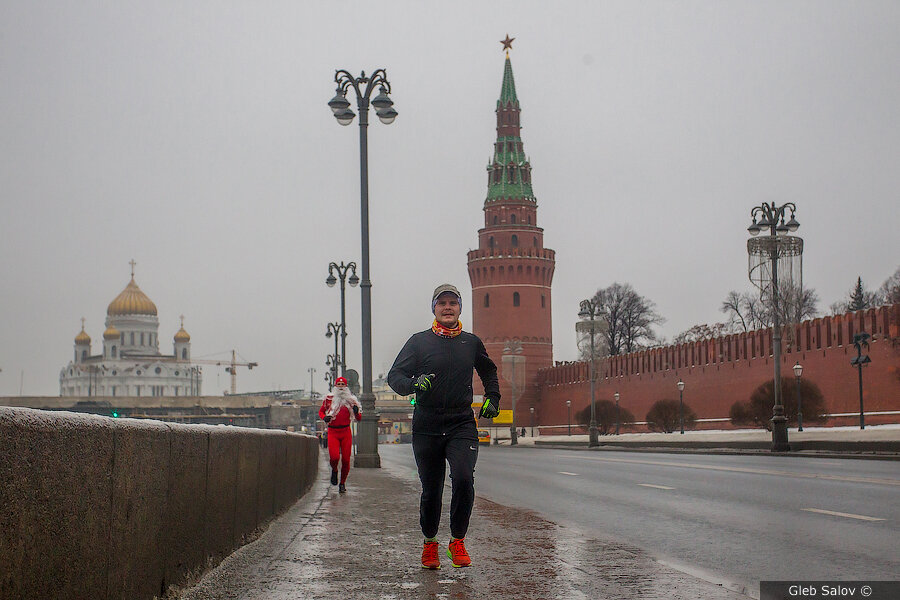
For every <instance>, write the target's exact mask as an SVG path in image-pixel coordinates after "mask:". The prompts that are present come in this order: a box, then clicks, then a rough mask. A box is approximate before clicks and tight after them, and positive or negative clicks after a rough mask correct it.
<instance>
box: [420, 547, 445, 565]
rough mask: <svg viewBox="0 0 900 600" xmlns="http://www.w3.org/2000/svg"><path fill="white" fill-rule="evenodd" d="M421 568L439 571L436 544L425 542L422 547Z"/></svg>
mask: <svg viewBox="0 0 900 600" xmlns="http://www.w3.org/2000/svg"><path fill="white" fill-rule="evenodd" d="M422 568H423V569H440V568H441V561H440V559H439V558H438V543H437V542H429V541H427V540H426V541H425V544H424V545H423V546H422Z"/></svg>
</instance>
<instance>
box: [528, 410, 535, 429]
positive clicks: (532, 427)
mask: <svg viewBox="0 0 900 600" xmlns="http://www.w3.org/2000/svg"><path fill="white" fill-rule="evenodd" d="M528 412H530V413H531V437H534V407H533V406H532V407H531V408H529V409H528Z"/></svg>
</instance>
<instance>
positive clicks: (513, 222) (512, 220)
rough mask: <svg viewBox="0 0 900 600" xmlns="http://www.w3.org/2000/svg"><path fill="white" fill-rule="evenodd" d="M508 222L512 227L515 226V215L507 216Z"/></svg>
mask: <svg viewBox="0 0 900 600" xmlns="http://www.w3.org/2000/svg"><path fill="white" fill-rule="evenodd" d="M509 222H510V223H512V224H513V225H515V224H516V215H515V213H513V214H511V215H509Z"/></svg>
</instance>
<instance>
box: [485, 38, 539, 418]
mask: <svg viewBox="0 0 900 600" xmlns="http://www.w3.org/2000/svg"><path fill="white" fill-rule="evenodd" d="M496 113H497V141H496V142H495V143H494V157H493V160H492V161H491V162H490V163H489V164H488V166H487V175H488V195H487V199H486V200H485V202H484V227H483V228H481V229H479V230H478V249H477V250H471V251H470V252H469V253H468V270H469V281H470V283H471V284H472V304H471V311H472V312H471V314H472V331H473V333H475V335H477V336H478V337H480V338H481V339H482V341H484V344H485V347H486V348H487V351H488V354H489V355H490V356H491V358H492V359H493V360H494V362H495V363H497V366H498V368H499V369H500V371H501V377H500V393H501V395H502V396H503V399H502V400H501V408H504V409H509V408H511V400H512V390H511V387H510V384H509V382H507V381H506V380H504V378H503V366H502V362H503V361H502V358H503V349H504V347H505V345H506V343H507V341H509V340H513V339H516V340H519V342H521V344H522V353H521V355H522V356H524V357H525V377H524V381H525V384H524V386H523V389H522V390H519V393H518V398H517V401H516V424H517V425H518V426H520V427H521V426H524V425H529V424H530V418H531V417H530V411H529V408H531V407H535V410H537V404H538V397H539V396H538V391H539V387H538V371H539V370H540V369H545V368H549V367H551V366H552V365H553V337H552V321H551V317H550V314H551V312H550V311H551V295H550V286H551V283H552V282H553V270H554V267H555V264H556V262H555V253H554V251H553V250H550V249H548V248H544V230H543V229H542V228H540V227H538V226H537V200H536V199H535V197H534V192H533V191H532V188H531V164H530V163H529V161H528V159H527V157H526V156H525V153H524V147H523V144H522V138H521V135H520V134H521V125H520V115H521V109H520V107H519V101H518V98H517V97H516V91H515V82H514V80H513V74H512V64H511V63H510V60H509V57H508V56H507V58H506V63H505V65H504V72H503V84H502V86H501V91H500V99H499V100H498V101H497V109H496ZM474 383H475V393H476V394H481V393H483V389H482V387H481V381H480V380H479V379H478V377H477V376H476V377H475V381H474Z"/></svg>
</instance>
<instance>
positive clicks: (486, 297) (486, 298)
mask: <svg viewBox="0 0 900 600" xmlns="http://www.w3.org/2000/svg"><path fill="white" fill-rule="evenodd" d="M490 305H491V295H490V294H485V295H484V307H485V308H487V307H489V306H490Z"/></svg>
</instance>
